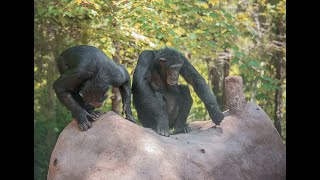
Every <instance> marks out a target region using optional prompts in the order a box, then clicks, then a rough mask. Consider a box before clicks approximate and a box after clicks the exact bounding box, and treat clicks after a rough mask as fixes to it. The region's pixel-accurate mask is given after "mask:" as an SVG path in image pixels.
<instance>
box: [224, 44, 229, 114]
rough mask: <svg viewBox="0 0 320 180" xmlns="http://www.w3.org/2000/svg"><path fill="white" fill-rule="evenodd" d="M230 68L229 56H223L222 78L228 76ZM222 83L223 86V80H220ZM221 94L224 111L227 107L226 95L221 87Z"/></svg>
mask: <svg viewBox="0 0 320 180" xmlns="http://www.w3.org/2000/svg"><path fill="white" fill-rule="evenodd" d="M225 52H226V53H227V51H226V50H225ZM229 69H230V59H229V58H225V59H224V61H223V79H225V78H226V77H228V76H229V71H230V70H229ZM222 83H223V85H222V87H223V88H225V81H222ZM222 92H223V94H222V102H223V103H222V110H223V111H225V110H227V109H228V106H227V97H226V94H225V92H226V91H225V90H224V89H223V91H222Z"/></svg>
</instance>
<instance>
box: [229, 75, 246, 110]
mask: <svg viewBox="0 0 320 180" xmlns="http://www.w3.org/2000/svg"><path fill="white" fill-rule="evenodd" d="M224 85H225V88H224V91H225V95H226V100H227V101H226V104H227V108H228V109H229V113H230V115H240V114H241V112H242V110H243V109H244V107H245V105H246V98H245V96H244V93H243V81H242V78H241V77H240V76H228V77H226V78H225V84H224Z"/></svg>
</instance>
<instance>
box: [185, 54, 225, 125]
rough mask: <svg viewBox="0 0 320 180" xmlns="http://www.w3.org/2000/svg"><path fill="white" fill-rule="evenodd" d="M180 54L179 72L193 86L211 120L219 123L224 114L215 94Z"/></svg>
mask: <svg viewBox="0 0 320 180" xmlns="http://www.w3.org/2000/svg"><path fill="white" fill-rule="evenodd" d="M181 56H182V59H183V60H184V64H183V66H182V67H181V69H180V74H181V75H182V76H183V77H184V79H185V80H186V81H187V82H188V83H190V84H191V85H192V86H193V89H194V90H195V92H196V93H197V95H198V96H199V97H200V99H201V100H202V101H203V102H204V104H205V106H206V109H207V110H208V112H209V115H210V117H211V119H212V121H213V122H214V123H215V124H216V125H219V124H220V123H221V121H222V120H223V118H224V115H223V114H222V112H221V109H220V107H219V105H218V103H217V100H216V97H215V95H214V94H213V93H212V92H211V90H210V88H209V86H208V84H207V83H206V81H205V80H204V79H203V77H202V76H201V75H200V74H199V72H198V71H197V70H196V69H195V68H194V67H193V66H192V65H191V64H190V62H189V61H188V60H187V58H186V57H184V56H183V55H181Z"/></svg>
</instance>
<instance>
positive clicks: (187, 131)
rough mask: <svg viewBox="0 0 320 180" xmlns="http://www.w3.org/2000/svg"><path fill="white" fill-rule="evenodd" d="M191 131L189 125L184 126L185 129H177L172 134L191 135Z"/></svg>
mask: <svg viewBox="0 0 320 180" xmlns="http://www.w3.org/2000/svg"><path fill="white" fill-rule="evenodd" d="M190 131H191V129H190V127H189V126H188V125H184V126H183V127H175V128H174V131H173V132H172V133H171V134H178V133H189V132H190Z"/></svg>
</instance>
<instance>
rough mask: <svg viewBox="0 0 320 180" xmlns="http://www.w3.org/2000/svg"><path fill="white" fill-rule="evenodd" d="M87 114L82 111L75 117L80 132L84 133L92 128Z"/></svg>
mask: <svg viewBox="0 0 320 180" xmlns="http://www.w3.org/2000/svg"><path fill="white" fill-rule="evenodd" d="M87 114H89V113H88V112H86V111H84V112H82V113H79V114H78V115H77V116H76V119H77V121H78V125H79V129H80V131H86V130H88V129H89V128H91V126H92V124H91V122H90V121H88V118H87Z"/></svg>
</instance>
